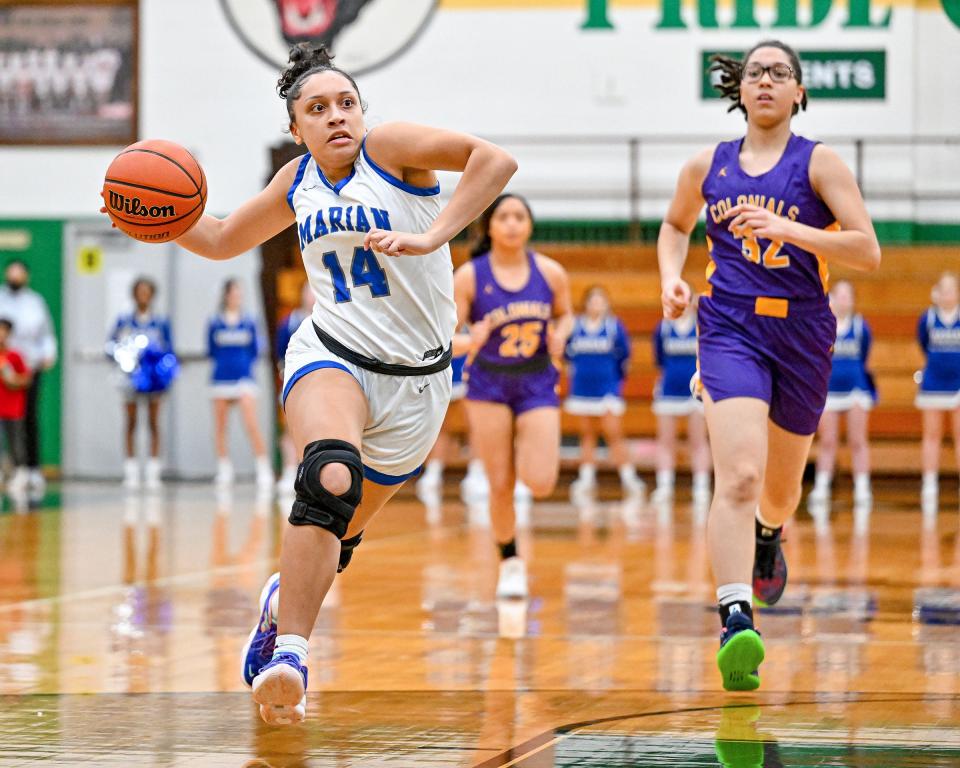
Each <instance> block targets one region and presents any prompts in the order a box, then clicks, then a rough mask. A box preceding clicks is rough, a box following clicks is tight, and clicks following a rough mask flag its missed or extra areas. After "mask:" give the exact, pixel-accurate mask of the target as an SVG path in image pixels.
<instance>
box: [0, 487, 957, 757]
mask: <svg viewBox="0 0 960 768" xmlns="http://www.w3.org/2000/svg"><path fill="white" fill-rule="evenodd" d="M952 483H953V484H951V481H945V482H944V489H945V490H944V495H943V497H942V499H941V510H940V512H939V515H938V516H937V517H936V518H929V517H928V518H927V519H926V521H924V520H923V518H922V516H921V514H920V512H919V511H918V508H917V498H916V496H917V491H918V487H917V486H918V482H917V481H915V480H909V481H908V480H896V481H894V480H890V481H886V482H884V481H878V482H877V484H876V489H875V490H876V493H877V497H876V501H875V504H874V506H873V509H872V510H858V511H857V513H856V514H854V511H853V510H851V508H850V506H851V505H850V502H849V498H848V497H847V498H843V497H841V498H840V499H839V500H838V501H837V502H836V503H835V504H834V507H833V509H832V513H831V515H830V517H829V518H826V517H821V518H819V519H818V520H814V519H812V518H811V517H810V516H809V515H808V514H807V513H806V512H805V511H803V512H801V514H800V515H799V518H798V521H797V522H796V523H795V524H794V525H793V526H792V527H791V528H790V529H789V536H788V538H789V541H788V543H787V545H786V548H787V558H788V562H789V564H790V569H791V570H790V573H791V582H790V587H789V589H788V592H787V596H786V597H785V598H784V601H783V604H782V606H779V607H778V609H777V610H773V609H771V610H768V611H765V612H763V613H762V614H761V615H760V619H759V626H760V629H761V631H762V632H763V634H764V636H765V639H766V644H767V661H766V662H765V663H764V665H763V666H762V668H761V678H762V681H763V682H762V688H761V690H760V691H759V692H758V693H755V694H728V693H724V692H723V691H722V690H721V689H720V685H719V678H718V675H717V674H716V671H715V669H714V652H715V649H716V645H717V630H718V622H717V619H716V617H715V615H714V614H713V612H712V609H711V604H712V590H713V588H712V585H711V583H710V574H709V569H708V567H707V564H706V555H705V549H704V538H703V537H704V526H703V515H702V514H701V513H698V512H697V511H696V510H691V508H690V505H689V503H688V502H687V501H686V497H685V496H684V495H683V492H682V491H681V494H680V498H679V499H678V502H677V503H676V505H674V506H673V507H661V508H654V507H650V506H646V505H629V504H628V505H624V504H621V503H620V502H619V501H618V500H616V499H615V498H613V499H611V500H607V501H602V502H599V503H596V504H593V505H590V506H586V507H580V508H577V507H575V506H573V505H572V504H570V503H569V502H568V501H566V500H563V499H559V500H557V501H553V502H549V503H543V504H537V505H536V506H535V507H534V509H533V528H532V530H530V531H528V532H526V533H525V534H524V535H523V536H522V538H521V547H522V551H523V552H525V553H526V555H527V557H528V560H529V566H530V573H531V592H532V596H531V599H530V600H529V602H528V603H518V602H509V603H502V604H497V602H495V600H494V599H493V593H494V585H495V581H496V559H495V556H494V554H495V553H494V548H493V545H492V543H491V539H490V533H489V530H488V529H487V528H484V527H482V525H477V524H476V523H477V519H476V515H475V514H474V516H473V524H471V515H470V514H468V513H466V512H465V510H464V508H463V506H462V505H461V504H460V503H459V501H456V500H454V498H453V496H452V495H451V497H450V498H449V499H448V500H447V501H445V502H444V503H443V505H442V507H441V508H440V509H439V511H438V512H437V511H434V513H433V514H434V515H437V514H438V517H439V519H433V518H431V519H432V520H433V522H431V523H428V522H427V519H428V513H427V511H426V510H425V508H424V506H423V505H422V504H421V503H419V502H418V501H416V500H415V499H414V498H413V497H412V496H409V495H408V496H405V497H403V498H401V499H399V500H397V501H395V502H393V503H392V504H391V505H389V506H388V508H387V509H386V510H385V511H384V512H383V513H382V515H381V516H380V518H378V519H377V520H376V521H375V523H374V524H373V525H372V526H371V528H370V529H369V532H368V537H367V538H366V540H365V541H364V543H363V545H362V546H361V547H360V548H359V549H358V550H357V555H356V557H355V558H354V562H353V564H352V565H351V567H350V569H349V570H348V571H347V572H346V573H345V574H344V575H343V576H342V577H339V578H338V583H337V585H336V588H335V593H334V594H333V595H332V599H331V600H330V601H329V602H328V605H326V606H325V607H324V609H323V611H322V612H321V616H320V619H319V622H318V627H317V631H316V633H315V635H314V638H313V640H312V643H311V651H310V653H311V655H310V683H311V688H310V701H309V707H308V719H307V722H306V723H305V724H304V725H302V726H298V727H293V728H287V729H271V728H268V727H266V726H265V725H263V724H262V723H261V722H260V721H259V718H258V716H257V714H256V712H255V709H254V707H253V705H252V703H251V701H250V699H249V696H248V694H247V693H246V692H245V689H244V688H243V686H242V683H241V680H240V677H239V672H240V663H239V658H238V655H239V653H240V649H241V646H242V645H243V643H244V641H245V639H246V635H247V632H248V631H249V629H250V627H251V624H252V621H253V619H254V617H255V615H256V613H257V609H256V606H255V601H256V596H257V594H258V593H259V590H260V586H261V584H262V582H263V580H264V579H265V578H266V577H267V576H268V575H269V574H270V573H271V572H272V571H273V570H274V568H275V564H276V556H277V553H278V547H279V533H280V530H281V522H282V518H283V515H282V514H281V512H280V510H279V508H278V507H276V506H274V505H273V504H271V503H259V502H256V501H254V500H253V499H252V496H253V491H252V490H251V489H250V488H249V487H243V486H240V487H238V488H237V489H236V490H235V491H234V493H233V495H232V498H224V497H221V498H217V496H216V494H215V493H214V491H213V490H212V489H211V488H209V487H202V486H196V485H194V486H170V487H168V488H166V489H165V490H164V491H163V493H161V494H159V495H155V496H150V495H146V494H137V495H133V496H125V495H124V494H123V493H122V492H121V491H120V490H119V489H116V488H114V487H111V486H105V485H73V484H68V485H66V486H64V487H63V488H61V489H59V490H58V491H57V492H55V493H53V494H50V496H48V499H47V500H46V502H45V504H44V506H43V507H42V508H40V509H37V510H33V511H31V512H28V513H18V512H14V511H10V510H5V511H3V512H2V513H0V705H2V706H0V766H21V765H22V766H28V765H29V766H33V765H37V764H44V765H52V766H87V765H97V766H109V765H118V766H119V765H123V766H176V767H179V766H211V767H218V766H232V767H235V768H240V767H241V766H274V767H275V768H280V767H281V766H315V767H317V768H320V767H324V768H325V767H327V766H329V767H331V768H333V767H334V766H335V767H336V768H346V766H411V767H412V766H484V767H489V768H494V767H498V768H506V767H507V766H522V767H523V768H532V767H534V766H538V767H544V766H571V767H572V766H589V767H596V768H600V766H603V767H604V768H615V767H616V766H634V767H635V766H654V765H656V766H660V765H665V766H717V765H723V766H736V767H737V768H752V767H754V766H814V765H816V766H864V767H866V766H871V767H872V766H958V765H960V626H957V625H950V624H928V623H923V622H922V621H920V619H919V618H914V612H915V607H916V606H917V605H918V604H921V603H922V604H923V605H924V606H926V607H931V606H933V605H934V603H935V602H936V600H939V601H940V604H941V605H942V606H945V608H944V612H945V614H946V615H947V617H948V618H949V617H950V615H951V614H950V606H951V605H953V606H956V605H957V594H960V537H958V517H960V515H958V505H957V498H956V493H955V480H954V481H952ZM938 589H939V591H937V590H938ZM931 590H932V591H931ZM949 590H957V592H950V591H949ZM951 601H953V602H951ZM952 616H953V617H954V618H955V617H956V612H954V613H953V614H952Z"/></svg>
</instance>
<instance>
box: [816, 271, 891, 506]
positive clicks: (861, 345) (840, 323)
mask: <svg viewBox="0 0 960 768" xmlns="http://www.w3.org/2000/svg"><path fill="white" fill-rule="evenodd" d="M830 308H831V309H832V310H833V314H834V315H836V317H837V340H836V342H835V343H834V345H833V366H832V368H831V371H830V385H829V392H828V394H827V404H826V407H825V409H824V413H823V416H822V417H821V418H820V427H819V429H818V433H819V437H820V450H819V453H818V454H817V475H816V480H815V481H814V484H813V491H811V493H810V496H809V497H808V502H810V503H812V504H823V503H825V502H826V501H827V500H828V499H829V498H830V485H831V483H832V482H833V467H834V464H835V462H836V458H837V446H838V443H839V435H840V414H846V416H847V445H849V446H850V460H851V464H852V465H853V501H854V503H855V504H858V505H860V504H868V503H869V502H870V500H871V492H870V443H869V440H868V437H867V421H868V416H867V414H868V413H869V411H870V409H871V408H873V406H874V404H875V403H876V400H877V391H876V387H875V386H874V383H873V376H871V374H870V372H869V371H868V370H867V357H868V356H869V355H870V344H871V340H872V336H871V333H870V326H869V325H867V322H866V320H864V319H863V316H862V315H859V314H857V313H856V312H855V310H854V293H853V286H852V285H851V284H850V283H849V282H847V281H846V280H841V281H840V282H838V283H837V284H836V285H835V286H834V287H833V290H832V291H830Z"/></svg>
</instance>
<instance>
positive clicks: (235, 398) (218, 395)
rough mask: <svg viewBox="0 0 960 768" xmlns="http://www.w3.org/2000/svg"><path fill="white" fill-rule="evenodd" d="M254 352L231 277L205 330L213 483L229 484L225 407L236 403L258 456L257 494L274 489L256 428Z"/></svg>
mask: <svg viewBox="0 0 960 768" xmlns="http://www.w3.org/2000/svg"><path fill="white" fill-rule="evenodd" d="M259 354H260V340H259V337H258V334H257V324H256V322H255V321H254V319H253V318H252V317H251V316H250V315H248V314H246V313H245V312H244V311H243V290H242V288H241V286H240V281H239V280H236V279H235V278H230V279H229V280H227V281H226V282H224V284H223V296H222V298H221V301H220V312H219V313H218V314H217V315H216V316H214V317H213V318H211V320H210V324H209V326H208V328H207V356H208V357H209V358H210V359H211V361H212V362H213V376H212V381H211V387H210V392H211V395H212V397H213V416H214V428H215V432H214V438H215V443H216V450H217V476H216V482H217V485H218V486H220V487H227V486H229V485H231V484H232V483H233V476H234V475H233V463H232V462H231V461H230V456H229V453H228V451H227V419H228V417H229V416H230V408H231V407H232V406H233V405H237V404H239V406H240V412H241V414H242V415H243V423H244V426H245V427H246V430H247V434H248V435H249V437H250V445H251V447H252V448H253V453H254V456H256V458H257V486H258V487H259V488H260V490H261V491H262V492H265V491H268V490H271V489H272V488H273V469H272V468H271V466H270V460H269V459H268V458H267V450H266V447H265V445H264V442H263V436H262V435H261V434H260V427H259V425H258V424H257V401H256V391H257V385H256V382H255V381H254V378H253V364H254V363H255V362H256V360H257V357H258V356H259Z"/></svg>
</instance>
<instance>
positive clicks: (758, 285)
mask: <svg viewBox="0 0 960 768" xmlns="http://www.w3.org/2000/svg"><path fill="white" fill-rule="evenodd" d="M816 145H817V142H815V141H810V140H809V139H805V138H803V137H802V136H797V135H795V134H791V135H790V140H789V141H788V142H787V146H786V149H784V151H783V155H782V156H781V158H780V160H779V162H778V163H777V164H776V165H775V166H774V167H773V168H771V169H770V170H769V171H767V172H766V173H762V174H760V175H759V176H750V175H748V174H747V173H746V172H744V170H743V169H742V168H741V167H740V149H741V147H742V146H743V139H742V138H740V139H737V140H735V141H725V142H722V143H720V144H718V145H717V148H716V150H715V151H714V153H713V163H712V164H711V166H710V171H709V173H708V174H707V177H706V178H705V179H704V181H703V188H702V192H703V199H704V200H705V201H706V204H707V247H708V248H709V250H710V264H709V265H708V267H707V280H708V281H709V282H710V284H711V285H712V286H714V287H715V288H718V289H720V290H723V291H727V292H728V293H735V294H739V295H741V296H750V297H755V296H772V297H777V298H784V299H814V298H822V299H824V301H826V298H825V295H826V292H827V289H828V280H829V273H828V271H827V264H826V262H825V261H824V260H822V259H820V258H819V257H817V256H816V255H815V254H813V253H810V252H809V251H805V250H803V249H802V248H799V247H798V246H796V245H791V244H790V243H777V242H773V241H770V240H764V239H763V238H754V237H749V238H736V237H734V236H733V233H732V232H730V230H729V229H727V226H728V225H729V224H730V221H731V220H730V219H724V218H722V217H723V215H724V213H725V212H726V211H728V210H730V209H731V208H733V207H734V206H735V205H740V204H743V203H747V204H751V205H757V206H761V207H763V208H767V209H768V210H771V211H773V212H774V213H776V214H778V215H779V216H785V217H787V218H788V219H791V220H793V221H799V222H800V223H802V224H807V225H809V226H811V227H816V228H817V229H827V228H828V227H831V226H834V225H835V217H834V215H833V214H832V213H831V211H830V209H829V208H828V207H827V206H826V204H825V203H824V202H823V200H821V199H820V198H819V197H818V196H817V193H816V192H814V191H813V187H812V186H811V185H810V156H811V154H812V152H813V148H814V147H815V146H816Z"/></svg>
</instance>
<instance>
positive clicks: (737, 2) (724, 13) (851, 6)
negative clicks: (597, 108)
mask: <svg viewBox="0 0 960 768" xmlns="http://www.w3.org/2000/svg"><path fill="white" fill-rule="evenodd" d="M454 1H455V0H454ZM447 2H451V0H447ZM583 3H584V5H585V7H586V8H585V10H586V18H585V19H584V22H583V28H584V29H613V28H614V22H613V19H612V17H611V15H610V10H611V7H612V6H616V5H617V0H583ZM519 4H522V3H519ZM541 4H543V3H542V2H541ZM624 4H626V3H624ZM630 4H631V5H639V4H641V3H639V2H637V1H636V0H633V1H632V2H630ZM650 4H651V5H659V7H660V18H659V20H658V21H657V24H656V26H657V28H659V29H696V28H700V29H762V28H769V27H773V28H775V29H813V28H815V27H819V26H820V25H821V24H823V23H824V22H825V21H826V20H827V18H828V17H829V16H830V15H831V14H833V13H841V14H843V15H844V18H843V22H842V23H843V26H844V28H846V29H886V28H888V27H889V26H890V21H891V19H892V18H893V13H894V9H893V8H892V7H891V5H892V3H891V2H884V0H847V2H846V3H843V2H834V0H810V2H808V3H806V4H804V3H803V0H799V2H798V0H772V2H770V1H768V2H765V1H764V0H734V2H733V3H727V4H726V5H727V6H730V5H732V6H733V13H732V14H731V13H730V12H729V10H728V8H724V7H723V6H724V3H723V2H722V0H721V2H718V0H651V2H650ZM801 5H805V6H806V7H807V9H808V10H806V11H804V10H802V9H801ZM918 5H919V3H918ZM924 5H926V6H932V7H934V8H936V6H937V5H939V6H941V8H942V11H943V13H944V14H946V17H947V18H948V19H949V20H950V21H951V22H953V24H954V25H955V26H956V27H958V28H960V0H932V2H925V3H924ZM771 6H773V7H772V9H771ZM835 6H836V7H835ZM771 12H772V13H773V15H772V16H771Z"/></svg>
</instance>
